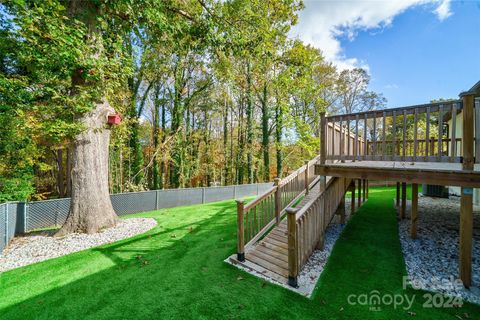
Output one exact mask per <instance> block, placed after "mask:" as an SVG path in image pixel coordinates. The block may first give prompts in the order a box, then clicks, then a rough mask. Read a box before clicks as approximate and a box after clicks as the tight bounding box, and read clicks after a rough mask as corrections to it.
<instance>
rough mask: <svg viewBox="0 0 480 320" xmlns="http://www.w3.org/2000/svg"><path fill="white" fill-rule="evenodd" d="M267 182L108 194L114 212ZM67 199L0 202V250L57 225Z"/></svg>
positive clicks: (208, 198) (246, 191)
mask: <svg viewBox="0 0 480 320" xmlns="http://www.w3.org/2000/svg"><path fill="white" fill-rule="evenodd" d="M271 187H272V184H271V183H258V184H243V185H235V186H226V187H209V188H186V189H168V190H153V191H142V192H128V193H117V194H112V195H110V198H111V200H112V205H113V209H114V210H115V212H116V213H117V215H119V216H122V215H125V214H131V213H140V212H146V211H153V210H158V209H165V208H173V207H178V206H188V205H194V204H202V203H209V202H215V201H222V200H228V199H237V198H244V197H249V196H255V195H259V194H261V193H263V192H265V191H267V190H269V189H270V188H271ZM69 209H70V198H63V199H52V200H43V201H32V202H8V203H1V204H0V253H1V251H2V250H3V249H4V248H5V246H6V245H7V244H8V242H9V240H10V239H12V238H13V237H14V236H15V235H16V234H22V233H26V232H29V231H32V230H35V229H41V228H49V227H53V226H61V225H62V224H63V223H64V222H65V220H66V219H67V216H68V211H69Z"/></svg>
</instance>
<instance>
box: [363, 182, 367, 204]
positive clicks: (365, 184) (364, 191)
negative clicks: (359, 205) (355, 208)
mask: <svg viewBox="0 0 480 320" xmlns="http://www.w3.org/2000/svg"><path fill="white" fill-rule="evenodd" d="M362 185H363V186H362V187H363V195H362V198H363V201H362V202H365V200H367V198H366V195H367V180H365V179H363V181H362Z"/></svg>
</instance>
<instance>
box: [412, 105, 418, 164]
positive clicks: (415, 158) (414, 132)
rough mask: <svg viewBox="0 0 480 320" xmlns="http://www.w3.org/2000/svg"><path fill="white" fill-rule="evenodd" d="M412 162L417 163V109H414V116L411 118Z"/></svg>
mask: <svg viewBox="0 0 480 320" xmlns="http://www.w3.org/2000/svg"><path fill="white" fill-rule="evenodd" d="M413 122H414V124H413V161H417V152H418V140H417V139H418V134H417V131H418V109H417V108H415V114H414V117H413Z"/></svg>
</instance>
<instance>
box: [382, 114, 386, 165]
mask: <svg viewBox="0 0 480 320" xmlns="http://www.w3.org/2000/svg"><path fill="white" fill-rule="evenodd" d="M386 118H387V113H386V112H385V111H383V114H382V131H383V132H382V155H383V157H382V160H387V142H386V140H387V135H386V132H387V120H386Z"/></svg>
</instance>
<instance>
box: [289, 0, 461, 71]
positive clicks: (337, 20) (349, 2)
mask: <svg viewBox="0 0 480 320" xmlns="http://www.w3.org/2000/svg"><path fill="white" fill-rule="evenodd" d="M304 2H305V9H304V10H303V11H302V12H301V13H300V17H299V24H298V25H297V26H295V27H294V28H293V30H292V32H291V35H292V36H293V37H298V38H300V39H302V40H303V41H304V42H306V43H309V44H311V45H313V46H315V47H316V48H319V49H321V50H322V51H323V54H324V56H325V58H326V59H327V60H328V61H332V62H333V63H335V64H336V65H337V66H338V68H340V69H347V68H353V67H363V68H366V69H367V70H368V64H367V62H366V61H360V60H359V59H357V58H355V57H347V56H346V55H345V53H344V51H343V48H342V47H341V44H340V41H339V38H347V39H348V40H350V41H353V40H354V39H355V37H356V35H357V32H358V31H365V30H376V29H382V28H387V27H390V26H391V25H392V21H393V19H394V18H395V16H397V15H399V14H401V13H403V12H404V11H405V10H407V9H409V8H412V7H415V6H425V5H430V6H432V7H433V8H434V11H433V13H434V14H436V15H437V17H438V19H439V20H444V19H446V18H447V17H448V16H450V15H451V14H452V13H451V11H450V0H396V1H393V0H383V1H379V0H367V1H365V0H337V1H336V0H305V1H304Z"/></svg>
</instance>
